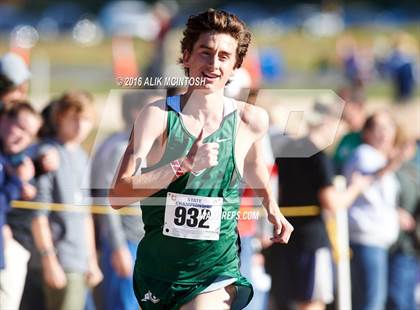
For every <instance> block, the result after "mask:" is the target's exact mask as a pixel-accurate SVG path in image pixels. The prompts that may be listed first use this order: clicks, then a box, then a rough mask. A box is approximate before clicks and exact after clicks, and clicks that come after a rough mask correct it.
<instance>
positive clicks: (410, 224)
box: [398, 208, 416, 231]
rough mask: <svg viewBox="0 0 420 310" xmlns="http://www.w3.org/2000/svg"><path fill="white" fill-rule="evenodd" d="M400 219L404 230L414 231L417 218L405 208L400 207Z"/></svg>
mask: <svg viewBox="0 0 420 310" xmlns="http://www.w3.org/2000/svg"><path fill="white" fill-rule="evenodd" d="M398 220H399V222H400V228H401V230H402V231H413V230H414V229H416V220H415V219H414V217H413V216H412V215H411V214H410V213H409V212H407V210H404V209H403V208H398Z"/></svg>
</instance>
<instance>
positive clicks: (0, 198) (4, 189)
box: [0, 164, 23, 212]
mask: <svg viewBox="0 0 420 310" xmlns="http://www.w3.org/2000/svg"><path fill="white" fill-rule="evenodd" d="M0 165H1V164H0ZM0 168H3V169H4V168H5V167H3V166H0ZM3 173H4V180H5V182H4V183H3V184H1V186H0V210H1V211H3V212H6V211H7V210H8V209H9V208H10V202H11V201H12V200H18V199H19V198H20V196H21V193H22V186H23V184H22V182H21V180H20V179H19V178H18V177H16V176H13V175H9V174H7V173H6V172H5V171H4V170H3Z"/></svg>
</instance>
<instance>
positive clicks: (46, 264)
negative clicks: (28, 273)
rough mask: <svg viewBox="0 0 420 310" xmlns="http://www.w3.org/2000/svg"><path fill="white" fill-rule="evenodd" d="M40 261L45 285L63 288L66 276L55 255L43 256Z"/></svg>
mask: <svg viewBox="0 0 420 310" xmlns="http://www.w3.org/2000/svg"><path fill="white" fill-rule="evenodd" d="M42 262H43V263H42V267H43V268H42V270H43V274H44V280H45V282H46V283H47V285H48V286H49V287H51V288H53V289H62V288H64V287H65V286H66V285H67V277H66V274H65V273H64V270H63V268H62V267H61V265H60V263H59V262H58V261H57V258H56V257H55V255H54V258H52V257H51V256H46V257H43V261H42Z"/></svg>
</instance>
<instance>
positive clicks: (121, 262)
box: [111, 246, 133, 278]
mask: <svg viewBox="0 0 420 310" xmlns="http://www.w3.org/2000/svg"><path fill="white" fill-rule="evenodd" d="M111 263H112V267H113V268H114V270H115V272H116V273H117V274H118V275H119V276H120V277H122V278H128V277H131V275H132V274H133V259H132V258H131V254H130V251H129V250H128V248H127V247H126V246H123V247H120V248H118V249H116V250H115V251H113V252H112V257H111Z"/></svg>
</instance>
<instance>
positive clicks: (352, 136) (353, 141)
mask: <svg viewBox="0 0 420 310" xmlns="http://www.w3.org/2000/svg"><path fill="white" fill-rule="evenodd" d="M338 95H339V96H340V97H341V98H342V99H343V100H344V102H345V107H344V111H343V121H344V122H345V123H346V125H347V127H348V130H349V131H348V132H347V133H346V134H345V135H344V136H343V137H342V138H341V140H340V142H339V143H338V146H337V148H336V150H335V152H334V155H333V160H334V164H335V167H336V171H337V172H338V173H341V172H342V169H343V166H344V164H345V163H346V161H347V159H349V158H350V155H351V154H352V153H353V151H354V150H355V149H356V148H357V147H358V146H359V145H360V144H362V135H361V130H362V127H363V124H364V123H365V120H366V113H365V108H364V105H365V97H364V94H363V92H362V90H361V89H353V88H343V89H341V90H339V92H338Z"/></svg>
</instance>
